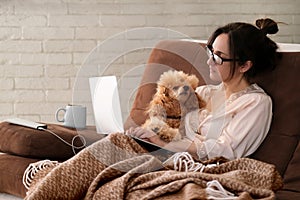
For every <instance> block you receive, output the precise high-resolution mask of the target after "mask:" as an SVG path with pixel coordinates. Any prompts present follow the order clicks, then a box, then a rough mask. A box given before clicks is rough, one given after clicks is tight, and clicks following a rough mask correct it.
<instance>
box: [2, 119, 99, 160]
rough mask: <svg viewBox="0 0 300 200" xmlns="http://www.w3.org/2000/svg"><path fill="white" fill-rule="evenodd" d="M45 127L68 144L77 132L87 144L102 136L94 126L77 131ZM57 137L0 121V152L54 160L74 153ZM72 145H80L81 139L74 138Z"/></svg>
mask: <svg viewBox="0 0 300 200" xmlns="http://www.w3.org/2000/svg"><path fill="white" fill-rule="evenodd" d="M47 129H48V130H50V131H52V132H54V133H55V134H56V135H57V136H58V137H60V138H61V139H63V140H65V141H66V142H68V143H70V144H72V140H73V138H74V137H75V136H76V135H78V134H79V135H81V136H83V137H84V138H85V140H86V141H87V145H89V144H91V143H92V142H94V141H96V140H99V139H101V138H102V137H103V136H102V135H99V134H97V133H96V131H95V127H88V128H87V129H85V130H81V131H77V130H76V129H70V128H66V127H64V126H60V125H56V124H48V128H47ZM58 137H56V136H54V135H53V134H51V133H49V132H46V131H42V130H36V129H31V128H27V127H23V126H19V125H14V124H10V123H7V122H2V123H0V138H1V140H0V152H4V153H9V154H14V155H19V156H25V157H31V158H41V159H54V160H65V159H68V158H70V157H72V156H73V155H74V152H73V149H72V147H71V146H69V145H67V144H66V143H64V142H62V141H61V140H60V139H59V138H58ZM74 145H75V146H82V142H81V140H80V139H79V138H77V139H75V140H74ZM81 149H82V148H80V149H77V150H76V151H78V150H81Z"/></svg>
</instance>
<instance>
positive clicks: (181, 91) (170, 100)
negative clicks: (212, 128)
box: [142, 70, 206, 142]
mask: <svg viewBox="0 0 300 200" xmlns="http://www.w3.org/2000/svg"><path fill="white" fill-rule="evenodd" d="M198 83H199V80H198V78H197V77H196V76H195V75H188V74H186V73H184V72H182V71H172V70H170V71H167V72H164V73H163V74H162V75H161V76H160V79H159V81H158V82H157V88H156V93H155V95H154V96H153V99H152V101H151V102H150V103H149V106H148V109H147V111H146V112H147V114H148V115H149V118H148V119H147V120H146V121H145V123H144V124H143V125H142V127H144V128H146V129H148V130H152V131H153V132H155V133H156V134H157V135H159V136H160V138H161V139H162V140H164V141H165V142H170V141H172V140H174V141H176V140H180V139H181V138H182V135H184V117H185V115H186V114H187V113H188V112H190V111H193V110H195V109H199V108H203V107H205V105H206V102H205V101H204V100H202V99H201V98H200V97H199V95H198V94H197V93H195V89H196V87H197V86H198Z"/></svg>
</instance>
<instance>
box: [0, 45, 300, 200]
mask: <svg viewBox="0 0 300 200" xmlns="http://www.w3.org/2000/svg"><path fill="white" fill-rule="evenodd" d="M204 45H205V44H204V43H201V42H199V41H178V40H177V41H175V40H166V41H161V42H160V43H158V44H157V45H156V47H155V48H154V49H153V50H152V52H151V54H150V57H149V60H148V63H147V65H146V68H145V72H144V75H143V77H142V81H141V84H140V87H139V89H138V91H137V95H136V98H135V101H134V103H133V107H132V110H131V113H130V117H129V118H128V119H127V120H126V122H125V128H128V127H131V126H138V125H140V124H142V123H143V122H144V120H145V119H146V117H147V116H146V115H145V113H144V111H145V108H146V106H147V104H148V102H149V101H150V100H151V98H152V95H153V94H154V92H155V88H156V84H155V83H156V81H157V80H158V78H159V76H160V74H161V73H162V72H163V71H167V70H169V69H176V70H183V71H185V72H186V73H193V74H195V75H197V76H198V78H199V79H200V84H211V83H212V84H214V83H213V82H211V81H210V80H209V79H208V78H207V77H208V73H209V71H208V67H207V64H206V59H207V55H206V53H205V51H204V49H203V47H204ZM299 55H300V52H299V49H298V52H284V53H282V59H281V60H280V63H279V65H278V66H277V68H276V69H275V70H274V71H272V72H270V73H269V74H268V75H267V76H265V77H258V78H257V80H256V82H257V83H258V84H259V85H260V86H262V87H263V88H264V89H265V90H266V92H267V93H269V94H270V96H271V97H272V99H273V106H274V108H273V111H274V115H273V116H274V119H273V122H272V125H271V130H270V132H269V134H268V136H267V138H266V139H265V141H264V142H263V144H262V145H261V147H260V148H259V149H258V150H257V152H255V153H254V154H253V155H252V156H251V157H252V158H255V159H258V160H261V161H265V162H268V163H273V164H274V165H275V166H276V167H277V169H278V171H279V172H280V174H281V175H282V177H283V180H284V186H283V188H282V189H281V190H280V191H278V192H277V193H276V195H277V198H278V199H286V200H290V199H300V172H299V169H300V144H299V136H300V128H299V126H300V123H299V122H298V120H299V118H298V117H299V116H300V105H299V101H300V99H299V98H300V96H299V92H298V88H299V86H300V83H299V82H298V81H297V76H299V74H300V68H299V66H297V65H299V63H300V58H299ZM297 72H298V73H297ZM48 127H49V129H51V130H52V131H54V132H57V133H59V134H60V136H61V137H63V138H64V139H66V140H67V141H69V142H70V141H71V139H72V138H73V136H74V134H77V132H76V130H70V129H66V128H64V127H61V126H57V125H48ZM41 134H42V135H41ZM80 134H82V135H85V136H86V138H87V139H88V141H89V143H92V142H93V141H96V140H98V139H100V138H99V136H98V135H95V130H94V128H89V129H87V130H84V131H83V132H81V133H80ZM37 135H40V136H37ZM4 139H5V140H4ZM41 141H43V142H41ZM10 144H11V145H10ZM46 144H47V145H46ZM49 144H52V145H49ZM54 146H55V147H54ZM0 151H2V152H4V153H6V154H2V155H0V192H7V193H11V194H14V195H17V196H20V197H24V196H25V191H26V190H25V188H24V186H23V185H22V175H23V172H24V170H25V169H26V167H27V166H28V164H29V163H30V162H34V161H36V160H40V159H48V158H49V159H60V160H65V159H67V158H69V157H71V156H72V150H71V149H70V148H68V149H66V146H65V144H63V143H59V142H58V141H57V138H54V137H53V136H51V135H45V133H41V132H40V131H37V130H36V131H33V130H32V129H27V128H23V127H15V126H13V125H10V124H8V123H0ZM11 154H14V155H11ZM27 157H28V158H27ZM7 170H8V171H7ZM7 172H9V173H7Z"/></svg>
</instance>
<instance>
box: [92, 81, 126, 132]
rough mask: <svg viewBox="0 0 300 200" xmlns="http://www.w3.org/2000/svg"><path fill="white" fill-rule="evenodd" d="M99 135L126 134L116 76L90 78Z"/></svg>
mask: <svg viewBox="0 0 300 200" xmlns="http://www.w3.org/2000/svg"><path fill="white" fill-rule="evenodd" d="M89 84H90V90H91V97H92V104H93V110H94V118H95V125H96V129H97V133H103V134H109V133H116V132H124V128H123V119H122V112H121V105H120V98H119V90H118V83H117V78H116V76H101V77H91V78H89Z"/></svg>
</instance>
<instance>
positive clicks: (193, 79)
mask: <svg viewBox="0 0 300 200" xmlns="http://www.w3.org/2000/svg"><path fill="white" fill-rule="evenodd" d="M187 81H188V82H189V83H190V85H191V87H192V88H193V89H196V88H197V87H198V84H199V79H198V78H197V77H196V76H195V75H194V74H192V75H189V76H188V77H187Z"/></svg>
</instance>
